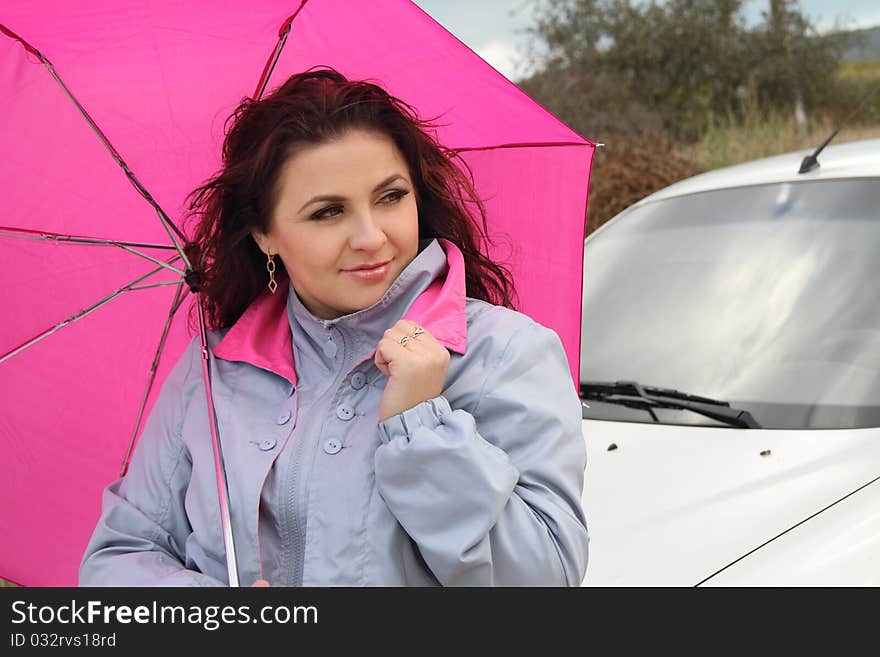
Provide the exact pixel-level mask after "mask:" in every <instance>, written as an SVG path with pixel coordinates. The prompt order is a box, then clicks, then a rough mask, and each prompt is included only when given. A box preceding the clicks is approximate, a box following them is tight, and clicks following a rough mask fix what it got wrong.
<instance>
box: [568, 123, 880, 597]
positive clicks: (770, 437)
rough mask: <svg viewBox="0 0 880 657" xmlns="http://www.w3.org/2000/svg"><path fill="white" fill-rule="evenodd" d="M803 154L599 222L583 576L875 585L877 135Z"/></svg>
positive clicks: (587, 323)
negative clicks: (812, 158) (813, 163)
mask: <svg viewBox="0 0 880 657" xmlns="http://www.w3.org/2000/svg"><path fill="white" fill-rule="evenodd" d="M809 154H810V152H809V151H802V152H798V153H791V154H787V155H781V156H777V157H772V158H767V159H764V160H759V161H754V162H750V163H747V164H743V165H738V166H734V167H728V168H725V169H719V170H716V171H712V172H709V173H706V174H702V175H699V176H696V177H693V178H690V179H688V180H685V181H682V182H679V183H676V184H674V185H671V186H669V187H667V188H665V189H663V190H661V191H659V192H656V193H655V194H652V195H650V196H648V197H646V198H645V199H643V200H641V201H639V202H638V203H636V204H634V205H633V206H631V207H629V208H628V209H627V210H625V211H624V212H622V213H620V214H619V215H618V216H616V217H615V218H614V219H613V220H611V221H610V222H608V223H607V224H605V225H604V226H602V227H601V228H600V229H599V230H597V231H596V232H594V233H593V234H592V235H590V236H589V237H588V238H587V240H586V244H585V254H584V296H583V332H582V338H581V371H580V377H581V397H582V400H583V403H584V421H583V431H584V437H585V439H586V441H587V450H588V464H587V470H586V480H585V490H584V496H583V502H584V508H585V511H586V514H587V522H588V524H589V529H590V535H591V541H590V561H589V566H588V568H587V575H586V578H585V579H584V585H586V586H596V585H603V586H629V585H635V586H645V585H647V586H653V585H658V586H693V585H702V586H713V585H714V586H741V585H742V586H765V585H766V586H789V585H809V586H824V585H832V586H837V585H843V586H877V585H880V140H870V141H861V142H854V143H850V144H843V145H838V146H830V147H828V148H827V149H825V150H823V151H822V152H821V154H819V156H818V161H819V166H818V167H817V168H813V169H812V170H810V171H808V172H806V173H798V171H799V169H800V167H801V162H802V160H803V159H804V157H805V156H806V155H809Z"/></svg>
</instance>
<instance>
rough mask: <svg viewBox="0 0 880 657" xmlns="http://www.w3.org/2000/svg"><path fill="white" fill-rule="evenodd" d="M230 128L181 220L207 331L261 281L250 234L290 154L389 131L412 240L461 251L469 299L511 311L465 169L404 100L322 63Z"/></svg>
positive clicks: (243, 108)
mask: <svg viewBox="0 0 880 657" xmlns="http://www.w3.org/2000/svg"><path fill="white" fill-rule="evenodd" d="M229 123H231V126H230V127H228V130H227V134H226V138H225V141H224V143H223V163H222V167H221V170H220V172H219V173H217V174H216V175H215V176H214V177H212V178H211V179H210V180H208V181H207V182H206V183H204V184H203V185H201V186H200V187H198V188H196V189H195V190H193V191H192V192H191V193H190V195H189V196H188V202H189V210H190V215H189V217H188V220H196V221H197V222H198V223H197V225H196V227H195V230H194V238H193V240H192V242H190V243H189V244H188V245H187V252H188V257H189V259H190V261H191V262H192V263H193V266H194V267H195V268H196V270H197V272H196V279H197V280H198V288H199V291H200V293H201V294H202V297H203V304H204V307H205V311H206V318H207V324H208V326H209V327H210V328H212V329H222V328H226V327H228V326H231V325H232V324H234V323H235V321H236V320H237V319H238V318H239V317H241V315H242V314H243V313H244V311H245V309H246V308H247V307H248V305H249V304H250V303H251V302H252V301H253V300H254V299H255V298H256V297H257V295H259V294H260V292H262V290H263V289H264V288H265V286H266V284H267V281H268V274H267V272H266V267H265V256H264V255H263V253H262V252H261V251H260V249H259V247H258V246H257V244H256V242H255V241H254V239H253V238H252V237H251V231H252V230H254V229H257V230H258V231H260V232H266V231H267V229H268V224H269V218H270V216H271V209H272V208H273V207H274V205H275V202H276V200H277V181H278V178H279V176H280V173H281V168H282V166H283V165H284V163H285V161H286V160H287V158H288V157H289V155H290V153H291V149H292V148H293V147H295V146H297V145H302V144H309V145H312V144H320V143H324V142H326V141H329V140H332V139H334V138H337V137H339V136H341V135H342V134H344V133H345V132H346V131H348V130H351V129H367V130H371V131H375V132H379V133H381V134H384V135H387V136H388V137H389V138H390V139H392V141H393V142H394V143H395V144H396V146H397V147H398V148H399V149H400V152H401V153H402V154H403V156H404V158H405V160H406V162H407V165H408V166H409V171H410V175H411V176H412V181H413V185H414V186H415V193H416V199H417V205H418V221H419V238H420V239H426V238H434V237H439V238H445V239H448V240H449V241H451V242H452V243H454V244H455V245H456V246H457V247H458V248H459V249H460V250H461V252H462V255H463V256H464V262H465V277H466V284H467V295H468V296H470V297H473V298H476V299H481V300H483V301H487V302H489V303H493V304H496V305H502V306H506V307H508V308H515V307H516V303H517V302H516V291H515V289H514V286H513V282H512V277H511V275H510V272H509V270H508V269H507V268H506V267H505V266H503V265H501V264H498V263H495V262H493V261H491V260H490V259H489V258H488V257H487V256H486V255H484V253H483V251H482V250H481V247H485V246H487V245H489V244H491V243H492V241H491V240H490V238H489V234H488V229H487V225H486V212H485V208H484V206H483V204H482V202H481V200H480V199H479V197H478V196H477V194H476V192H475V190H474V183H473V175H472V173H471V171H470V169H469V167H468V166H467V164H466V163H465V162H464V160H462V159H461V158H460V157H458V155H457V154H456V153H455V152H453V151H450V150H448V149H446V148H444V147H443V146H441V145H440V144H439V143H438V142H437V140H436V138H435V137H434V136H433V133H434V131H435V128H436V126H435V124H434V123H432V122H431V121H428V120H422V119H419V118H418V116H417V114H416V111H415V110H414V109H413V108H412V107H411V106H410V105H408V104H407V103H405V102H404V101H402V100H400V99H398V98H395V97H394V96H391V95H390V94H389V93H388V92H387V91H385V90H384V89H382V88H381V87H380V86H378V85H376V84H373V83H370V82H367V81H354V80H348V79H347V78H345V77H344V76H343V75H342V74H340V73H339V72H337V71H335V70H333V69H331V68H328V67H320V68H317V69H310V70H309V71H306V72H304V73H299V74H296V75H293V76H291V77H290V78H289V79H288V80H287V81H286V82H285V83H284V84H283V85H281V86H280V87H279V88H278V89H276V90H275V91H274V92H272V93H271V94H269V95H268V96H266V97H265V98H262V99H261V100H253V99H251V98H246V99H244V100H243V101H242V102H241V104H240V105H239V106H238V107H237V108H236V109H235V111H234V112H233V114H232V115H231V116H230V117H229V119H228V120H227V124H229ZM457 163H460V165H459V164H457ZM281 268H283V263H282V265H281Z"/></svg>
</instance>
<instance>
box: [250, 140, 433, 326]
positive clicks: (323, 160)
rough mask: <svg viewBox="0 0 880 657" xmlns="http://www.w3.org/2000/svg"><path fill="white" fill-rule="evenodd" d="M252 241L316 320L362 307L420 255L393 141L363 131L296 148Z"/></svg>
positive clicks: (405, 176)
mask: <svg viewBox="0 0 880 657" xmlns="http://www.w3.org/2000/svg"><path fill="white" fill-rule="evenodd" d="M253 236H254V239H255V240H256V241H257V243H258V244H259V245H260V248H261V249H262V251H263V253H267V252H271V253H277V254H278V256H279V257H280V258H281V260H282V262H283V263H284V267H285V268H286V269H287V272H288V274H289V275H290V280H291V283H292V284H293V288H294V290H295V291H296V293H297V294H298V295H299V298H300V300H302V302H303V304H304V305H305V306H306V308H308V309H309V311H310V312H311V313H312V314H313V315H315V316H316V317H319V318H321V319H334V318H336V317H340V316H342V315H347V314H349V313H352V312H355V311H357V310H361V309H363V308H367V307H369V306H371V305H373V304H374V303H376V302H377V301H378V300H379V299H380V298H382V295H384V294H385V292H387V291H388V288H389V287H390V286H391V283H393V282H394V280H395V279H396V278H397V276H398V274H400V272H401V271H403V269H404V268H405V267H406V266H407V265H408V264H409V263H410V262H411V261H412V259H413V258H415V256H416V254H417V253H418V245H419V220H418V209H417V208H416V199H415V190H414V188H413V184H412V179H411V177H410V173H409V168H408V167H407V164H406V160H405V159H404V158H403V155H402V154H401V152H400V151H399V149H398V148H397V147H396V146H395V144H394V142H393V141H392V140H391V139H390V138H388V137H386V136H385V135H382V134H380V133H378V132H372V131H370V132H368V131H364V130H349V131H348V132H346V133H344V134H343V135H342V136H341V137H340V138H339V139H335V140H333V141H328V142H324V143H322V144H319V145H309V146H304V147H302V148H298V149H297V151H296V153H295V154H294V155H293V156H291V158H290V159H289V160H287V162H286V163H285V164H284V166H283V167H282V169H281V174H280V177H279V180H278V202H277V204H276V206H275V208H274V211H273V213H272V216H271V218H270V223H269V230H268V232H267V233H260V232H254V233H253ZM378 264H382V266H381V267H379V268H377V269H373V270H372V271H360V272H355V271H353V270H356V269H358V268H362V267H364V266H366V265H370V266H375V265H378Z"/></svg>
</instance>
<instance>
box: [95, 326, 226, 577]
mask: <svg viewBox="0 0 880 657" xmlns="http://www.w3.org/2000/svg"><path fill="white" fill-rule="evenodd" d="M194 344H195V343H193V344H191V345H190V348H189V349H188V350H187V351H186V352H185V353H184V355H183V357H181V359H180V360H179V361H178V362H177V363H176V364H175V366H174V368H173V369H172V371H171V373H170V375H169V376H168V378H167V379H166V381H165V383H164V385H163V386H162V390H161V392H160V394H159V398H158V399H157V401H156V404H155V407H154V408H153V410H152V412H151V413H150V416H149V419H148V420H147V423H146V425H145V426H144V430H143V432H142V434H141V437H140V439H139V440H138V443H137V446H136V448H135V450H134V453H133V454H132V458H131V462H130V464H129V469H128V472H127V473H126V475H125V476H124V477H123V478H121V479H117V480H116V481H114V482H113V483H111V484H110V485H109V486H107V488H106V489H105V490H104V493H103V498H102V508H101V517H100V519H99V520H98V524H97V526H96V527H95V530H94V532H93V534H92V537H91V540H90V541H89V544H88V546H87V547H86V551H85V554H84V555H83V559H82V562H81V564H80V568H79V585H80V586H226V584H225V583H224V582H221V581H219V580H217V579H215V578H213V577H209V576H208V575H205V574H202V573H200V572H198V571H195V570H189V569H187V568H186V567H185V566H184V563H183V559H184V556H183V555H184V546H185V545H186V540H187V537H188V536H189V535H190V534H191V533H192V529H191V527H190V526H189V521H188V520H187V514H186V510H185V508H184V499H185V495H186V489H187V486H188V484H189V479H190V473H191V471H192V463H191V461H190V457H189V453H188V450H187V449H186V447H185V446H184V444H183V441H182V440H181V428H182V424H183V418H184V412H185V408H186V404H187V400H188V399H189V398H190V397H191V396H192V395H193V394H194V393H195V392H196V389H197V388H198V386H199V385H201V378H200V377H199V378H198V379H197V381H192V380H191V374H192V371H193V369H194V366H195V363H196V362H197V361H196V360H195V359H196V354H197V352H196V350H195V346H194ZM194 352H196V353H194ZM202 394H203V395H204V392H202Z"/></svg>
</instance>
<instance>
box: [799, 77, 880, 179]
mask: <svg viewBox="0 0 880 657" xmlns="http://www.w3.org/2000/svg"><path fill="white" fill-rule="evenodd" d="M878 91H880V86H878V87H877V88H876V89H874V90H873V91H870V92H869V93H868V95H867V96H865V97H864V98H862V102H860V103H859V106H858V107H856V108H855V109H854V110H853V111H852V112H850V114H849V116H848V117H846V118H845V119H844V120H843V123H841V124H840V125H839V126H837V128H835V130H834V132H832V133H831V134H830V135H829V136H828V139H826V140H825V141H823V142H822V145H821V146H819V148H817V149H816V151H815V152H814V153H813V154H812V155H807V156H806V157H805V158H804V159H803V160H802V161H801V168H800V169H798V173H807V172H808V171H812V170H813V169H815V168H816V167H818V166H819V160H818V159H817V158H818V157H819V153H821V152H822V149H824V148H825V147H826V146H827V145H828V144H829V143H831V140H832V139H834V138H835V137H836V136H837V133H838V132H840V130H841V129H842V128H843V126H845V125H846V124H847V122H848V121H849V120H850V119H851V118H852V117H854V116H855V115H856V114H858V113H859V112H860V111H861V109H862V108H863V107H864V106H865V104H866V103H867V102H868V100H869V99H870V98H871V96H873V95H874V94H875V93H877V92H878Z"/></svg>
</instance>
